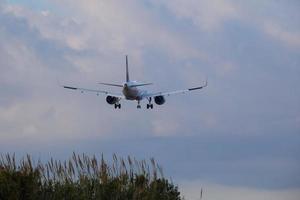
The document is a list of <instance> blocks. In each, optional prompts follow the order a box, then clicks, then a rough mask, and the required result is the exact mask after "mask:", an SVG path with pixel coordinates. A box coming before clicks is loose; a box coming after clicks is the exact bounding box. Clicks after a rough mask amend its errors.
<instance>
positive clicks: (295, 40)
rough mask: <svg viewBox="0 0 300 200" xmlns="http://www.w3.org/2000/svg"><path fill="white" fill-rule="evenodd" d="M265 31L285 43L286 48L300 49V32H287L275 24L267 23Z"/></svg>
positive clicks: (264, 27)
mask: <svg viewBox="0 0 300 200" xmlns="http://www.w3.org/2000/svg"><path fill="white" fill-rule="evenodd" d="M263 29H264V31H265V33H266V34H268V35H269V36H271V37H272V38H274V39H277V40H279V41H281V42H283V43H284V44H285V45H286V46H290V47H297V48H300V32H292V31H289V30H285V29H283V28H282V27H280V26H279V25H278V24H274V22H270V21H268V22H265V24H264V26H263Z"/></svg>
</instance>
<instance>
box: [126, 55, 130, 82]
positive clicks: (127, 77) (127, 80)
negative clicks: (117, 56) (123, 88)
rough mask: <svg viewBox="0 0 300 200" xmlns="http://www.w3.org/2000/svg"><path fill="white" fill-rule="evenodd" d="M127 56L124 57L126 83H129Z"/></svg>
mask: <svg viewBox="0 0 300 200" xmlns="http://www.w3.org/2000/svg"><path fill="white" fill-rule="evenodd" d="M129 81H130V80H129V71H128V56H127V55H126V82H129Z"/></svg>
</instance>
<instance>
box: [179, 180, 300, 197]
mask: <svg viewBox="0 0 300 200" xmlns="http://www.w3.org/2000/svg"><path fill="white" fill-rule="evenodd" d="M179 188H181V191H182V195H183V196H184V197H185V198H186V199H190V200H197V199H200V190H201V188H202V189H203V199H211V200H214V199H224V200H240V199H244V200H253V199H257V200H282V199H286V200H297V199H298V198H299V195H300V188H296V189H281V190H262V189H253V188H247V187H234V186H226V185H217V184H210V183H204V182H201V181H185V182H182V183H180V184H179Z"/></svg>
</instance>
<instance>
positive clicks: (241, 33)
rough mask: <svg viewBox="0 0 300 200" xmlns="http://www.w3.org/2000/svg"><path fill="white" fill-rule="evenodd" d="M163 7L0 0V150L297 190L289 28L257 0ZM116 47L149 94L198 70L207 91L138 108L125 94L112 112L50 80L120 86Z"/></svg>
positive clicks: (183, 83) (295, 80) (101, 101)
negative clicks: (133, 163) (148, 162)
mask: <svg viewBox="0 0 300 200" xmlns="http://www.w3.org/2000/svg"><path fill="white" fill-rule="evenodd" d="M174 2H176V3H178V4H175V3H174ZM174 2H171V1H170V2H167V1H162V2H158V1H155V2H153V1H151V2H150V1H137V0H131V1H127V2H126V3H124V2H120V1H96V0H92V1H87V2H83V1H79V0H75V1H73V0H72V1H71V0H63V1H58V0H57V1H51V5H52V6H53V7H52V8H51V9H50V8H49V9H48V7H47V6H46V7H42V8H41V9H37V8H31V6H32V5H30V4H28V5H27V6H25V4H26V3H23V4H22V6H21V5H18V3H15V4H14V5H11V4H9V3H2V5H1V10H0V68H1V73H0V83H1V84H0V90H1V96H0V134H1V140H0V148H1V152H6V151H19V152H26V151H27V150H28V149H29V150H32V151H34V152H40V151H43V152H44V153H45V154H46V155H48V153H49V152H56V153H57V155H61V154H63V155H66V154H67V153H66V152H68V151H71V149H72V150H73V149H76V150H78V151H88V152H91V154H93V153H95V152H101V151H105V152H106V153H107V154H110V153H112V152H120V153H121V154H125V153H128V154H131V155H138V156H140V157H141V158H144V157H147V156H154V157H157V158H159V159H160V160H161V161H162V165H163V166H164V167H165V168H166V170H168V169H170V171H169V174H170V176H172V177H175V178H178V179H180V180H182V179H189V180H193V179H201V180H202V179H204V180H208V182H211V183H212V184H213V183H216V184H221V186H220V187H223V186H224V187H226V186H228V185H232V184H234V185H237V186H240V187H238V188H235V187H234V188H233V189H232V188H225V189H224V190H226V191H227V192H228V191H230V192H231V194H238V191H239V190H240V189H241V190H243V191H244V189H245V190H246V192H242V193H243V194H246V193H248V192H249V193H251V192H254V193H257V191H256V189H255V188H273V189H274V188H292V187H298V186H299V180H298V179H297V176H295V174H298V171H299V169H298V168H297V167H298V166H299V159H298V157H297V155H298V152H299V148H298V146H299V138H298V137H297V136H298V134H297V133H298V132H299V113H300V107H299V103H298V102H299V101H300V93H299V90H297V87H295V85H299V76H298V74H299V67H298V66H299V62H300V60H299V52H298V51H297V49H296V48H295V47H296V46H295V44H297V46H298V40H297V35H298V32H299V31H298V30H297V29H298V26H292V25H294V24H293V23H291V22H290V21H291V20H287V19H285V18H284V19H281V18H280V17H279V18H280V20H279V19H278V13H279V12H275V11H278V10H277V9H278V8H276V9H275V8H274V7H272V8H270V9H268V8H269V7H268V6H271V5H274V4H275V3H274V4H272V3H269V2H267V3H266V1H264V2H265V3H261V2H258V1H255V2H254V3H249V2H246V3H245V2H244V1H186V2H183V1H179V0H176V1H174ZM252 2H253V1H252ZM178 5H179V6H178ZM258 8H259V9H258ZM282 8H284V9H285V8H286V5H284V6H283V7H282ZM289 9H291V8H289ZM289 9H288V10H289ZM166 10H167V11H168V12H167V13H166V12H165V11H166ZM188 11H191V12H188ZM266 11H268V12H266ZM276 13H277V14H276ZM284 13H287V14H289V13H293V12H284ZM268 15H269V17H268ZM280 16H282V15H280ZM265 22H268V23H265ZM285 24H288V25H285ZM291 27H293V28H291ZM291 33H292V34H291ZM277 41H278V43H279V44H281V43H283V44H286V46H285V48H282V45H278V44H277ZM291 45H292V46H293V45H294V46H293V48H290V47H291ZM287 47H288V48H287ZM124 54H129V55H130V71H131V75H132V76H131V77H132V78H134V79H137V80H145V79H146V80H149V81H153V82H155V85H153V87H149V88H147V89H149V90H151V91H154V92H155V91H161V90H163V91H165V90H173V89H174V90H176V89H183V88H189V87H191V86H192V87H193V86H197V85H198V84H202V83H203V82H204V80H205V77H206V76H207V77H208V83H209V86H208V87H207V88H205V89H204V90H202V91H195V92H194V93H191V94H190V95H187V96H174V97H168V98H167V102H166V104H165V105H163V106H161V107H159V106H155V108H154V110H146V109H145V104H146V101H144V102H142V106H143V110H137V109H136V102H126V101H124V102H122V109H121V110H114V108H113V107H112V106H109V105H107V104H106V102H105V96H99V97H97V96H96V95H94V94H88V93H84V94H81V93H76V92H73V91H67V90H63V89H62V88H60V87H58V85H57V83H56V78H59V79H60V80H61V81H62V82H65V83H68V84H70V85H74V86H82V87H88V88H95V89H97V88H100V86H99V85H98V84H97V82H99V81H113V80H115V81H116V82H118V81H120V83H122V81H123V80H124ZM101 89H108V90H114V89H111V88H104V87H101ZM114 91H118V90H117V89H116V90H114ZM118 92H120V91H118ZM251 136H253V137H256V139H251ZM249 137H250V138H249ZM208 138H209V139H208ZM45 146H46V147H47V148H46V147H45ZM44 147H45V148H44ZM43 155H44V154H43ZM125 156H126V155H125ZM246 186H247V187H249V188H251V189H249V190H248V189H247V188H244V187H246ZM190 187H191V188H192V187H193V186H190ZM195 187H196V186H195ZM197 187H198V186H197ZM216 187H217V186H216ZM186 188H189V187H186ZM231 189H232V190H231ZM195 191H196V189H195ZM234 191H237V192H236V193H235V192H234ZM230 192H228V193H230ZM187 193H188V192H187ZM258 193H259V192H258ZM258 193H257V194H258ZM267 193H268V194H269V191H267ZM271 193H272V192H271ZM264 194H265V193H259V194H258V195H264ZM273 194H274V193H272V194H271V195H273ZM266 195H267V194H266ZM279 196H280V195H279ZM258 198H261V196H258Z"/></svg>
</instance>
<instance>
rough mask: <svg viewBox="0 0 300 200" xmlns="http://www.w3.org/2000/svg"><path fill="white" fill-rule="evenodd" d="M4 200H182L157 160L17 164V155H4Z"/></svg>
mask: <svg viewBox="0 0 300 200" xmlns="http://www.w3.org/2000/svg"><path fill="white" fill-rule="evenodd" d="M0 199H1V200H6V199H9V200H26V199H30V200H32V199H33V200H35V199H36V200H39V199H41V200H42V199H43V200H52V199H55V200H56V199H64V200H69V199H70V200H71V199H72V200H75V199H76V200H77V199H84V200H86V199H100V200H152V199H153V200H158V199H160V200H173V199H174V200H180V199H181V198H180V193H179V192H178V188H177V187H176V186H174V185H173V183H170V182H169V181H168V180H167V179H165V178H164V177H163V173H162V169H161V167H160V166H159V165H157V164H156V162H155V160H154V159H151V160H150V165H149V164H147V162H146V161H137V160H136V159H132V158H131V157H128V158H127V159H122V158H118V157H117V156H116V155H113V159H112V161H111V163H110V164H109V163H108V162H106V161H105V160H104V158H103V155H102V157H101V158H100V159H97V158H96V157H95V156H92V157H89V156H87V155H84V154H83V155H77V154H75V153H73V155H72V158H70V159H69V160H66V161H63V162H61V161H59V160H54V159H52V158H51V159H50V160H49V161H48V162H47V163H42V162H41V161H38V162H37V163H36V164H34V161H33V159H32V158H31V157H30V156H29V155H27V156H26V157H25V158H23V159H21V160H20V161H19V162H18V163H17V162H16V159H15V155H10V154H7V155H1V156H0Z"/></svg>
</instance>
